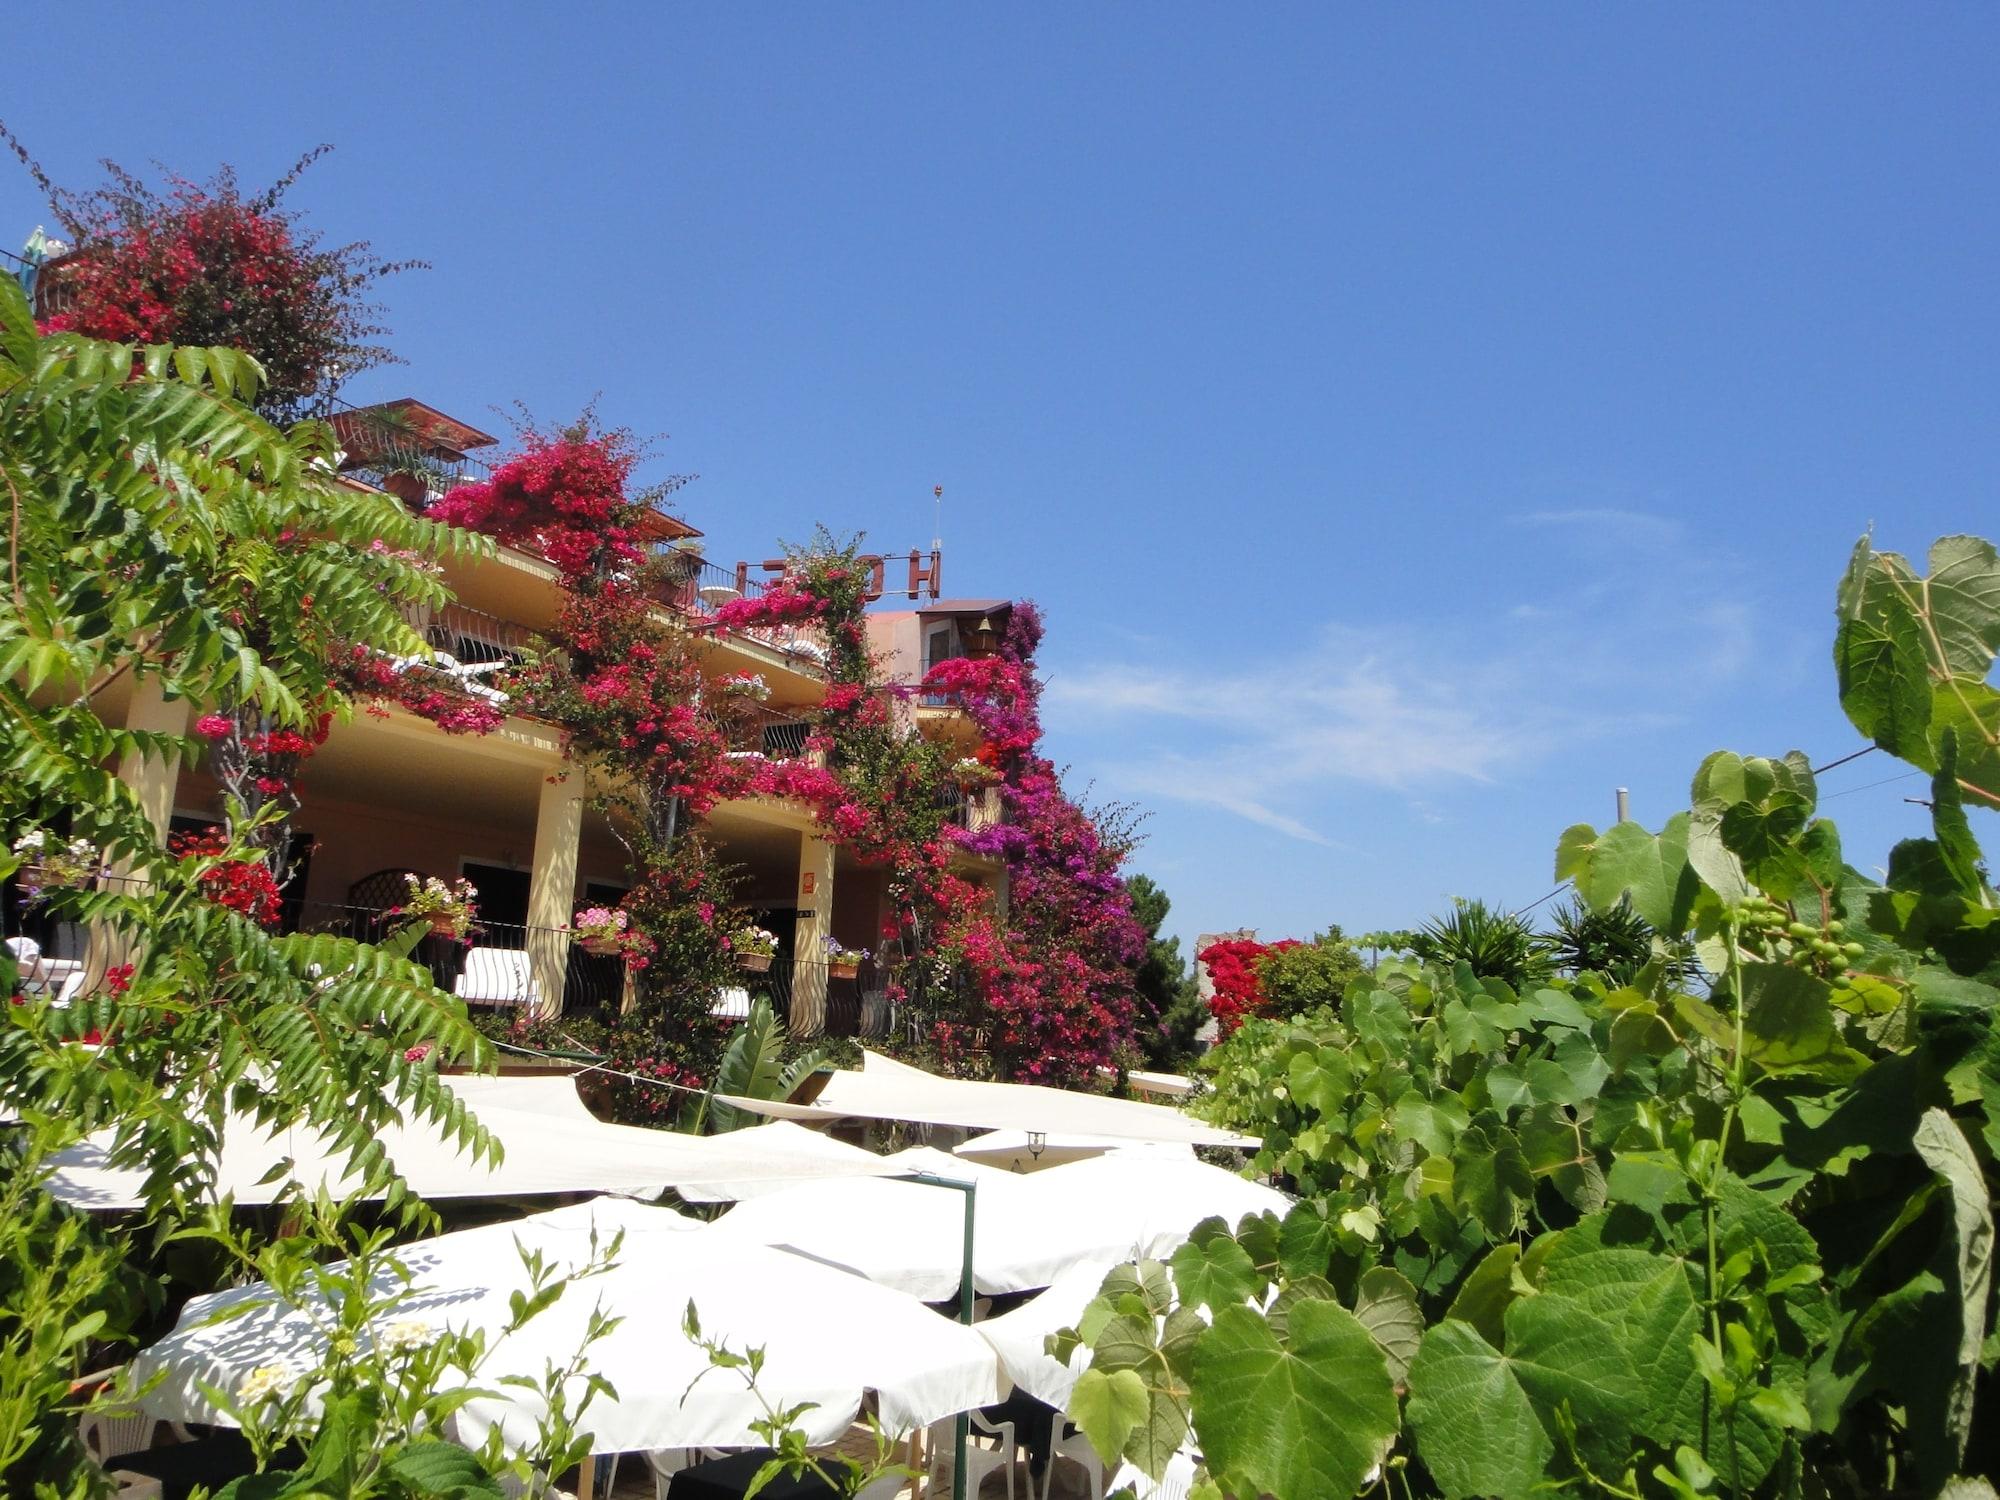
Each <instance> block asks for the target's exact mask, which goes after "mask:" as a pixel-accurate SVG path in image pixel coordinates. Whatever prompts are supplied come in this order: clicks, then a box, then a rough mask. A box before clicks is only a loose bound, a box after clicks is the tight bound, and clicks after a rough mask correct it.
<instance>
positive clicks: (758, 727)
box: [724, 702, 812, 760]
mask: <svg viewBox="0 0 2000 1500" xmlns="http://www.w3.org/2000/svg"><path fill="white" fill-rule="evenodd" d="M724 718H725V722H726V725H727V733H728V736H729V748H730V749H731V750H734V751H737V752H739V753H743V754H753V755H761V756H764V757H765V758H766V759H768V760H795V759H797V758H798V757H799V756H801V755H804V754H805V753H806V740H807V738H808V737H809V736H810V735H811V734H812V725H811V724H809V723H807V722H806V721H805V720H804V719H799V718H794V717H793V716H792V715H790V714H788V713H785V712H783V711H782V710H779V709H775V708H767V707H765V706H764V705H763V704H761V703H754V702H743V703H739V704H732V705H730V706H729V708H728V709H727V710H726V711H725V715H724Z"/></svg>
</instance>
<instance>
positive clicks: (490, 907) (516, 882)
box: [465, 860, 529, 948]
mask: <svg viewBox="0 0 2000 1500" xmlns="http://www.w3.org/2000/svg"><path fill="white" fill-rule="evenodd" d="M465 878H466V879H467V880H469V881H471V882H472V885H473V888H474V889H475V890H477V891H478V892H479V895H478V898H477V899H476V901H475V903H474V904H475V905H476V906H477V907H478V910H479V917H478V922H479V925H480V927H482V928H484V929H486V931H485V933H484V934H483V936H482V937H481V938H480V944H481V946H483V947H487V948H525V947H527V946H528V934H527V926H528V880H529V875H528V872H527V871H526V870H509V869H507V868H505V867H504V866H501V865H481V864H474V863H473V862H472V861H471V860H467V861H466V862H465Z"/></svg>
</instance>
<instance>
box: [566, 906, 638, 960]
mask: <svg viewBox="0 0 2000 1500" xmlns="http://www.w3.org/2000/svg"><path fill="white" fill-rule="evenodd" d="M631 922H632V919H631V918H630V917H629V916H627V915H626V913H625V908H624V907H622V906H613V907H605V906H586V907H585V908H584V909H583V910H582V911H580V912H578V913H577V914H576V915H575V916H574V917H572V918H570V928H569V930H570V931H571V932H572V933H573V934H575V936H576V940H577V943H578V944H579V945H580V946H581V947H582V949H583V951H584V952H585V953H588V954H590V955H591V956H592V957H595V958H610V957H611V956H612V955H613V954H616V953H623V952H624V951H625V946H626V944H627V942H628V941H629V937H628V932H627V929H629V928H630V926H631Z"/></svg>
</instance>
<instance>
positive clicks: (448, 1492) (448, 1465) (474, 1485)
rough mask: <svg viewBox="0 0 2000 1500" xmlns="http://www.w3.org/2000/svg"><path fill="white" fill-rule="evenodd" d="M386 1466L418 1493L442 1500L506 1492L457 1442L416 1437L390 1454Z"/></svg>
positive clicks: (466, 1498) (467, 1499) (460, 1499)
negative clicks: (438, 1497)
mask: <svg viewBox="0 0 2000 1500" xmlns="http://www.w3.org/2000/svg"><path fill="white" fill-rule="evenodd" d="M384 1467H385V1468H387V1469H388V1471H389V1472H390V1473H392V1474H394V1475H395V1476H396V1477H397V1478H399V1479H401V1480H404V1481H405V1482H407V1483H408V1484H409V1485H410V1486H411V1487H412V1488H413V1489H415V1490H416V1491H417V1492H418V1493H420V1494H428V1495H438V1496H441V1497H444V1500H472V1497H473V1496H477V1495H492V1496H496V1497H497V1496H499V1495H502V1494H504V1493H505V1492H504V1491H503V1490H502V1489H501V1488H500V1483H499V1481H498V1480H496V1479H495V1478H494V1477H493V1476H492V1475H491V1474H489V1473H487V1471H486V1467H485V1465H483V1464H481V1463H480V1462H479V1460H478V1459H477V1458H476V1457H474V1456H473V1455H472V1454H471V1453H470V1452H468V1451H467V1450H466V1449H464V1448H461V1447H459V1446H458V1445H457V1444H456V1443H446V1442H440V1441H437V1440H435V1439H418V1440H417V1441H415V1442H413V1443H411V1444H410V1445H409V1446H408V1447H407V1448H405V1449H403V1451H402V1452H401V1453H398V1454H396V1455H395V1456H394V1457H393V1458H391V1459H390V1460H389V1461H388V1463H387V1464H385V1465H384Z"/></svg>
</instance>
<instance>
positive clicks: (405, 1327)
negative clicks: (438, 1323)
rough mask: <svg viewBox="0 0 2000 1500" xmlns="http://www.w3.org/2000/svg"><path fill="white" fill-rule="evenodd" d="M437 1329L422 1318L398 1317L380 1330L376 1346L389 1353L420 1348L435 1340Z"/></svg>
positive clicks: (399, 1352)
mask: <svg viewBox="0 0 2000 1500" xmlns="http://www.w3.org/2000/svg"><path fill="white" fill-rule="evenodd" d="M437 1336H438V1331H437V1330H436V1329H435V1328H433V1327H432V1326H431V1325H430V1324H428V1323H426V1322H425V1321H424V1320H423V1319H422V1318H398V1319H397V1320H396V1321H395V1322H393V1323H391V1324H390V1325H389V1326H388V1327H387V1328H385V1329H383V1330H382V1334H381V1337H380V1338H378V1339H376V1341H375V1343H376V1345H377V1347H379V1348H382V1349H385V1350H387V1351H388V1352H389V1353H391V1354H401V1353H404V1352H406V1351H408V1350H411V1349H421V1348H423V1347H424V1346H425V1345H426V1344H434V1343H436V1342H437Z"/></svg>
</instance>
